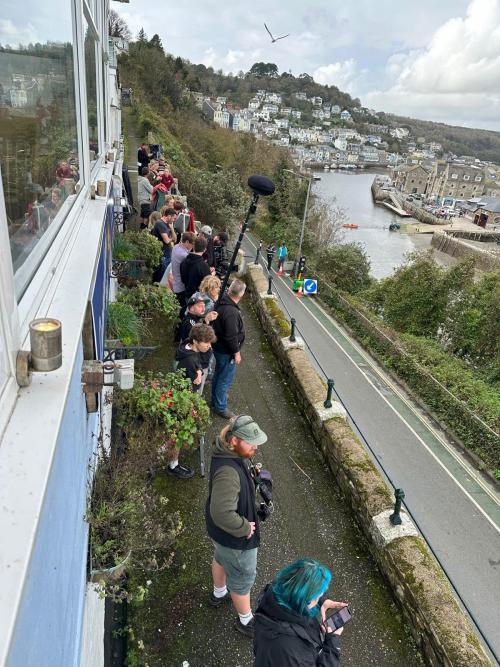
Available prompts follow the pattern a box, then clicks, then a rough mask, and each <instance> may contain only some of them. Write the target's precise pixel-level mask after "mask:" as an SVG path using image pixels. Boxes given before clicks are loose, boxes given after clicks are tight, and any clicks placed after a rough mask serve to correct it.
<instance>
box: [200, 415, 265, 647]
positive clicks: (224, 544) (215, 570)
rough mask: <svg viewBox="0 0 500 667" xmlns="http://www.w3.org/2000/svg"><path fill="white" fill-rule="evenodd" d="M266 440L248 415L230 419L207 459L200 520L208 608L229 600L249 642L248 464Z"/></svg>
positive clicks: (251, 504)
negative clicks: (208, 546)
mask: <svg viewBox="0 0 500 667" xmlns="http://www.w3.org/2000/svg"><path fill="white" fill-rule="evenodd" d="M266 441H267V435H266V434H265V433H264V432H263V431H262V430H261V429H260V427H259V425H258V424H257V422H255V421H254V419H253V418H252V417H250V416H249V415H239V416H237V417H235V419H234V420H232V422H231V423H230V425H229V426H226V427H225V428H224V429H222V431H221V433H220V435H219V437H218V438H217V440H216V451H215V453H214V455H213V456H212V463H211V466H210V480H209V487H208V500H207V504H206V508H205V520H206V526H207V531H208V534H209V536H210V537H211V539H212V542H213V543H214V548H215V552H214V558H213V561H212V577H213V582H214V589H213V592H212V593H211V595H210V604H211V605H212V606H214V607H218V606H219V605H220V604H222V603H223V602H224V601H225V600H228V599H229V597H231V600H232V602H233V605H234V607H235V609H236V611H237V612H238V619H237V621H236V628H237V629H238V630H239V631H240V632H241V633H243V634H244V635H247V636H248V637H253V630H254V618H253V615H252V609H251V606H250V589H251V588H252V586H253V584H254V582H255V575H256V572H257V552H258V548H259V544H260V531H259V518H258V515H257V508H256V505H255V483H254V480H253V478H252V476H251V474H250V469H249V464H248V461H249V459H251V458H252V456H254V454H255V452H256V451H257V447H258V446H259V445H263V444H264V443H265V442H266Z"/></svg>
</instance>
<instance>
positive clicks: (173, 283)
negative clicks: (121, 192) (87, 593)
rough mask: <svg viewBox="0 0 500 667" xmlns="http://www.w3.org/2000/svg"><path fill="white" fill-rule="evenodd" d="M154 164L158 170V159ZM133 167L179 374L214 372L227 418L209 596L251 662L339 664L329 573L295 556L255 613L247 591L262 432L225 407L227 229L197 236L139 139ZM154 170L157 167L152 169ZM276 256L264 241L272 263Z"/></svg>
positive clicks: (215, 470)
mask: <svg viewBox="0 0 500 667" xmlns="http://www.w3.org/2000/svg"><path fill="white" fill-rule="evenodd" d="M157 162H158V166H161V163H162V161H161V160H158V161H157ZM138 167H139V173H140V177H139V185H138V188H139V203H140V205H141V212H140V217H141V227H142V228H143V229H144V230H146V229H148V230H149V232H150V233H151V234H152V235H153V236H155V237H156V238H157V239H158V240H159V241H160V242H161V243H162V245H163V255H162V261H161V263H160V265H159V266H158V268H157V270H156V271H155V274H154V276H153V280H154V282H159V283H160V284H162V285H165V287H168V288H169V289H171V290H172V292H173V293H174V294H175V297H176V299H177V301H178V304H179V325H178V327H177V329H176V342H177V344H178V348H177V351H176V364H177V370H179V371H183V372H184V373H185V375H186V377H187V378H188V379H189V380H190V382H191V389H192V391H194V392H201V393H203V391H204V388H205V384H206V382H207V380H208V379H209V377H210V376H211V397H210V399H209V402H210V406H211V409H212V412H213V413H214V414H215V415H217V416H219V417H221V418H223V419H224V420H227V422H228V424H227V425H226V426H224V428H223V429H222V431H221V432H220V435H219V437H218V438H216V442H215V452H214V454H213V456H212V461H211V466H210V476H209V490H208V499H207V502H206V507H205V522H206V529H207V533H208V536H209V537H210V539H211V541H212V543H213V549H214V551H213V560H212V565H211V571H212V580H213V589H212V591H211V593H210V596H209V600H208V602H209V604H210V605H211V606H212V607H214V608H217V607H220V606H221V605H223V604H224V603H225V602H226V601H229V600H230V601H232V604H233V606H234V608H235V611H236V613H237V618H236V621H235V627H236V629H237V630H238V631H239V632H241V633H242V634H243V635H245V636H247V637H250V638H253V639H254V655H255V662H254V667H278V666H279V667H297V666H298V665H300V666H301V667H309V666H311V667H312V666H313V665H317V666H320V667H338V666H339V665H340V634H341V633H342V630H343V628H342V627H340V628H336V626H334V625H333V626H332V625H331V624H330V625H329V624H328V623H327V622H326V617H327V614H328V613H329V612H331V611H336V610H340V609H343V608H344V607H346V606H347V605H346V603H344V602H335V601H333V600H331V599H329V598H327V596H326V591H327V588H328V585H329V583H330V580H331V573H330V572H329V571H328V570H327V569H326V568H325V567H324V566H323V565H321V564H320V563H318V562H317V561H315V560H312V559H301V560H298V561H295V562H294V563H292V564H290V565H288V566H287V567H285V568H283V569H282V570H281V571H280V572H278V574H277V575H276V577H275V578H274V580H273V582H272V583H270V584H268V585H267V586H266V587H265V589H264V590H263V591H262V593H261V595H260V597H259V600H258V603H257V606H256V610H255V613H254V612H252V607H251V600H250V593H251V589H252V586H253V585H254V583H255V579H256V572H257V557H258V550H259V546H260V520H261V518H262V517H261V514H260V513H259V510H258V509H257V498H256V489H257V486H256V477H255V467H254V466H253V464H252V457H253V456H254V455H255V453H256V451H257V449H258V447H260V446H262V445H264V444H265V443H266V442H267V439H268V438H267V435H266V434H265V433H264V431H263V430H262V429H261V428H260V426H259V425H258V424H257V423H256V421H255V420H254V419H253V418H252V417H251V416H250V415H235V414H234V412H233V411H232V410H231V409H230V407H229V390H230V388H231V386H232V384H233V383H234V380H235V376H236V372H237V367H238V366H239V365H240V364H241V362H242V350H243V346H244V342H245V325H244V320H243V316H242V313H241V309H240V303H241V301H242V299H243V298H244V295H245V290H246V284H245V283H244V282H243V281H241V280H239V279H237V278H235V279H233V280H232V282H231V283H230V285H229V287H228V289H227V291H225V292H224V293H223V294H221V279H220V276H221V275H223V273H224V272H225V271H226V270H227V269H228V265H229V261H228V253H227V251H226V252H222V251H221V249H223V250H224V249H226V250H227V241H228V237H227V235H226V234H224V233H221V234H217V235H213V234H212V229H211V228H210V227H209V226H208V225H204V226H202V227H201V228H200V230H199V231H198V233H197V232H196V229H195V225H194V216H190V215H188V214H187V209H186V207H185V205H184V204H183V203H180V202H179V199H178V198H176V199H174V198H173V196H172V190H175V193H176V195H178V190H177V182H176V180H175V179H174V178H173V176H172V175H171V173H170V170H169V169H167V168H166V169H165V171H164V172H163V174H166V175H167V179H163V175H162V179H161V181H160V183H156V184H154V182H153V181H152V179H151V178H150V173H151V155H150V153H149V151H148V147H147V145H145V144H143V145H142V146H141V148H140V149H139V152H138ZM155 167H156V165H153V173H158V172H155V171H154V168H155ZM158 171H159V170H158ZM168 177H170V178H168ZM167 183H168V184H169V187H167ZM160 185H161V186H163V187H164V188H166V190H165V191H164V192H162V196H163V195H164V199H165V201H164V204H163V206H162V207H161V208H160V210H159V211H156V210H152V207H153V204H154V200H155V197H158V196H159V195H158V194H157V193H158V192H159V189H160ZM181 216H182V217H181ZM275 252H276V249H275V247H274V245H273V244H270V245H269V246H268V248H267V259H268V266H269V268H270V266H271V263H272V261H273V258H274V255H275ZM286 258H287V249H286V246H285V245H284V244H281V245H280V247H279V249H278V263H279V268H280V270H282V269H283V265H284V262H285V260H286ZM217 274H219V275H217ZM178 456H179V452H177V454H176V455H175V459H173V460H171V461H170V462H169V463H168V466H167V471H168V473H169V474H170V475H172V476H173V477H175V478H177V479H189V478H191V477H192V476H193V474H194V471H193V470H192V469H190V468H188V467H187V466H185V465H182V464H181V463H179V458H178Z"/></svg>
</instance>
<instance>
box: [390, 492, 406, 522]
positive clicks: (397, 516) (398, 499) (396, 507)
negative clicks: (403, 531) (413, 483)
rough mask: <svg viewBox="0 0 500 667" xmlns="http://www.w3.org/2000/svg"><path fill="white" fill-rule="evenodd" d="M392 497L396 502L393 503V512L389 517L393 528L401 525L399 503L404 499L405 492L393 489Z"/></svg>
mask: <svg viewBox="0 0 500 667" xmlns="http://www.w3.org/2000/svg"><path fill="white" fill-rule="evenodd" d="M394 496H395V497H396V502H395V503H394V512H393V514H391V516H390V517H389V519H390V521H391V523H392V525H393V526H400V525H401V524H402V520H401V514H400V512H401V501H402V500H403V498H404V497H405V492H404V491H403V489H395V490H394Z"/></svg>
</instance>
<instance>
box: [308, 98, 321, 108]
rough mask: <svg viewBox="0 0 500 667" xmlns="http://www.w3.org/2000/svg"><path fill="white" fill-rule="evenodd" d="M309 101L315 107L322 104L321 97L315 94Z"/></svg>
mask: <svg viewBox="0 0 500 667" xmlns="http://www.w3.org/2000/svg"><path fill="white" fill-rule="evenodd" d="M311 102H312V103H313V105H314V106H315V107H320V106H321V105H322V104H323V98H322V97H319V96H316V97H313V98H312V99H311Z"/></svg>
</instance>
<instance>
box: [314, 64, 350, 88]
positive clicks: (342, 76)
mask: <svg viewBox="0 0 500 667" xmlns="http://www.w3.org/2000/svg"><path fill="white" fill-rule="evenodd" d="M357 74H358V72H357V66H356V62H355V60H354V59H353V58H350V59H349V60H344V61H343V62H336V63H330V65H322V66H321V67H318V69H316V70H315V71H314V73H313V77H314V80H315V81H317V82H318V83H321V84H322V85H324V86H337V88H340V90H345V91H347V92H350V91H351V90H352V84H353V82H354V79H355V78H356V76H357Z"/></svg>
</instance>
